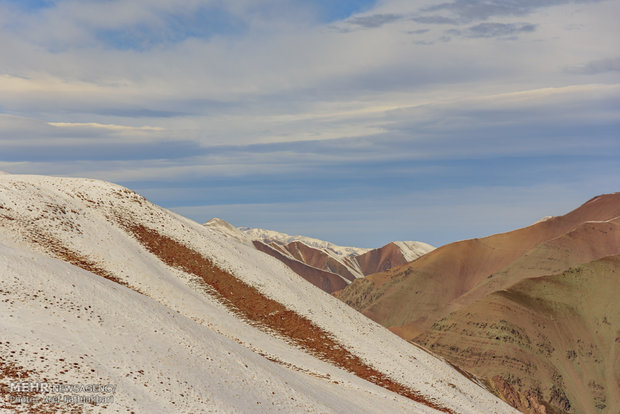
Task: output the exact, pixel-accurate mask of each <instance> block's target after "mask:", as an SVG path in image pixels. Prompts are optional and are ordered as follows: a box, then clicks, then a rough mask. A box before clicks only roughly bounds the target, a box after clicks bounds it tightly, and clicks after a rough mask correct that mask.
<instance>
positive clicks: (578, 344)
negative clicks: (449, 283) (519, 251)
mask: <svg viewBox="0 0 620 414" xmlns="http://www.w3.org/2000/svg"><path fill="white" fill-rule="evenodd" d="M618 287H620V256H613V257H608V258H604V259H601V260H597V261H593V262H590V263H588V264H585V265H582V266H578V267H576V268H571V269H569V270H567V271H564V272H562V273H561V274H557V275H553V276H543V277H537V278H531V279H526V280H523V281H521V282H519V283H517V284H516V285H514V286H512V287H510V288H508V289H506V290H502V291H498V292H495V293H492V294H490V295H488V296H487V297H485V298H483V299H481V300H479V301H477V302H475V303H473V304H471V305H469V306H466V307H464V308H462V309H460V310H458V311H456V312H454V313H452V314H450V315H448V316H447V317H445V318H443V319H441V320H440V321H438V322H437V323H435V324H434V325H433V326H432V327H431V328H430V329H429V330H428V331H427V332H425V333H423V334H421V335H419V336H418V337H416V338H415V340H414V342H416V343H418V344H420V345H422V346H424V347H426V348H428V349H430V350H431V351H433V352H435V353H437V354H439V355H441V356H443V357H445V358H446V359H448V360H449V361H450V362H452V363H454V364H455V365H457V366H459V367H460V368H462V369H465V370H467V371H469V372H471V373H473V374H475V375H477V376H479V377H481V378H483V379H485V380H486V381H487V382H488V383H489V384H490V386H491V387H492V388H493V389H494V391H495V392H496V393H497V394H498V395H500V396H501V397H502V398H504V399H505V400H506V401H508V402H509V403H510V404H512V405H513V406H515V407H517V408H519V409H520V410H522V411H523V412H536V413H542V412H547V413H549V412H550V408H553V410H555V412H569V413H610V414H611V413H614V414H616V413H618V412H620V385H619V383H620V382H619V377H620V302H619V301H618Z"/></svg>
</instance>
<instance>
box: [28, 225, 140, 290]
mask: <svg viewBox="0 0 620 414" xmlns="http://www.w3.org/2000/svg"><path fill="white" fill-rule="evenodd" d="M30 241H31V242H32V243H33V244H36V245H38V246H41V247H42V248H43V249H44V250H46V251H47V252H48V253H49V254H51V255H53V256H55V257H56V258H58V259H60V260H63V261H65V262H67V263H70V264H72V265H74V266H77V267H79V268H82V269H84V270H86V271H88V272H91V273H94V274H96V275H98V276H101V277H103V278H105V279H108V280H110V281H112V282H115V283H118V284H119V285H122V286H125V287H128V288H130V289H132V290H134V291H136V292H138V293H142V292H140V291H138V290H137V289H136V288H134V287H132V286H130V285H128V284H127V282H125V281H124V280H121V279H119V278H117V277H116V276H114V275H113V274H112V273H110V272H108V271H107V270H105V269H104V268H102V267H99V266H97V265H96V264H95V263H93V262H92V261H91V260H89V259H88V258H86V257H84V256H82V255H80V254H79V253H77V252H74V251H73V250H71V249H69V248H67V247H66V246H64V245H63V244H62V243H61V242H60V241H59V240H57V239H56V238H54V237H53V236H51V235H49V234H44V233H43V232H41V231H33V232H32V233H31V235H30Z"/></svg>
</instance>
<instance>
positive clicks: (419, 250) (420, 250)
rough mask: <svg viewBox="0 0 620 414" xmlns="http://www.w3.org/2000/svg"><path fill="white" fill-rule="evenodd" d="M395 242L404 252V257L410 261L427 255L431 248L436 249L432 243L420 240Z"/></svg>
mask: <svg viewBox="0 0 620 414" xmlns="http://www.w3.org/2000/svg"><path fill="white" fill-rule="evenodd" d="M394 244H395V245H397V246H398V248H399V249H400V251H401V252H402V253H403V257H404V258H405V260H406V261H408V262H411V261H413V260H415V259H417V258H418V257H420V256H423V255H425V254H426V253H428V252H430V251H431V250H435V248H434V247H433V246H431V245H430V244H428V243H424V242H418V241H396V242H394Z"/></svg>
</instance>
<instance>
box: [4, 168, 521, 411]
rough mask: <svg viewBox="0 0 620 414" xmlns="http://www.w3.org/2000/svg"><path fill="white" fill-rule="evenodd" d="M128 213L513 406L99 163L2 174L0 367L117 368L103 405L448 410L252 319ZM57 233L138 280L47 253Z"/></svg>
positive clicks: (405, 381) (413, 373)
mask: <svg viewBox="0 0 620 414" xmlns="http://www.w3.org/2000/svg"><path fill="white" fill-rule="evenodd" d="M119 218H120V219H122V220H126V221H127V220H131V222H132V223H134V224H136V225H142V226H144V227H146V228H149V229H152V230H156V231H157V232H159V233H160V234H162V235H164V236H166V237H169V238H171V239H174V240H176V241H177V242H179V243H182V244H184V245H185V246H187V247H188V248H190V249H193V250H194V251H196V252H198V253H200V254H201V255H203V256H204V257H206V258H208V259H210V260H211V261H212V262H213V263H215V264H216V265H217V266H218V267H220V268H222V269H224V270H226V271H228V272H230V273H231V274H232V275H234V276H235V277H237V278H238V279H239V280H242V281H243V282H245V283H247V284H249V285H251V286H254V287H255V288H257V289H258V290H259V291H260V292H261V293H262V294H263V295H265V296H266V297H269V298H271V299H273V300H276V301H278V302H280V303H281V304H283V305H284V306H286V308H288V309H289V310H291V311H294V312H296V313H298V314H299V315H302V316H304V317H305V318H308V319H309V320H311V321H312V322H313V323H314V324H316V325H317V326H318V327H320V328H322V329H323V330H324V331H326V332H328V333H329V334H330V335H331V336H332V337H333V338H334V340H336V341H338V342H339V343H340V344H342V345H343V346H345V347H346V348H347V349H348V351H349V352H350V353H351V354H353V355H356V356H357V357H359V358H361V359H362V360H363V361H365V363H366V364H367V365H369V366H371V367H373V368H374V369H376V370H378V371H380V372H382V373H384V374H386V375H388V376H389V377H390V378H391V379H393V380H394V381H397V382H399V383H400V384H402V385H404V386H406V387H410V388H411V389H413V390H415V391H417V392H418V393H420V394H421V395H422V396H424V397H425V398H426V399H428V400H429V401H433V402H434V403H436V404H437V405H439V406H442V407H446V408H447V409H449V410H452V411H453V412H456V413H516V411H515V410H513V409H512V408H511V407H509V406H508V405H506V404H505V403H503V402H502V401H500V400H498V399H497V398H495V397H494V396H493V395H491V394H490V393H488V392H487V391H485V390H484V389H482V388H481V387H479V386H478V385H476V384H474V383H473V382H471V381H469V380H468V379H466V378H465V377H463V376H462V375H460V374H459V373H458V372H456V371H455V370H454V369H452V368H451V367H450V366H449V365H448V364H446V363H444V362H443V361H442V360H440V359H438V358H436V357H434V356H432V355H430V354H428V353H426V352H424V351H422V350H420V349H418V348H416V347H414V346H412V345H411V344H409V343H407V342H405V341H403V340H401V339H400V338H398V337H397V336H396V335H393V334H392V333H391V332H390V331H388V330H387V329H385V328H383V327H381V326H380V325H378V324H376V323H374V322H372V321H370V320H369V319H367V318H366V317H364V316H363V315H361V314H359V313H357V312H356V311H355V310H353V309H352V308H350V307H348V306H347V305H345V304H343V303H342V302H340V301H339V300H337V299H335V298H333V297H331V296H330V295H328V294H326V293H324V292H322V291H321V290H319V289H317V288H315V287H314V286H312V285H311V284H310V283H307V282H306V281H304V280H303V279H301V278H299V276H297V275H296V274H294V273H293V272H292V271H291V270H290V269H288V267H286V266H285V265H284V264H282V263H281V262H279V261H278V260H276V259H273V258H272V257H270V256H268V255H265V254H263V253H261V252H259V251H257V250H256V249H254V248H253V247H252V246H251V244H248V243H246V242H244V241H243V240H239V239H237V238H236V237H235V236H234V234H235V232H234V231H233V230H231V234H230V235H228V236H224V235H223V233H222V232H221V231H219V230H215V229H213V228H209V227H206V226H202V225H200V224H198V223H195V222H193V221H191V220H188V219H185V218H183V217H181V216H179V215H177V214H174V213H172V212H170V211H168V210H165V209H162V208H160V207H158V206H156V205H153V204H151V203H150V202H148V201H146V200H145V199H144V198H142V197H141V196H139V195H137V194H135V193H133V192H131V191H128V190H127V189H125V188H123V187H120V186H117V185H114V184H110V183H106V182H101V181H95V180H87V179H70V178H53V177H42V176H15V175H1V176H0V227H2V231H1V232H0V296H1V297H0V313H1V314H2V315H4V316H3V317H2V319H1V322H0V338H1V342H2V343H0V347H1V348H3V349H2V352H1V353H0V355H3V356H5V355H6V357H4V358H3V359H1V360H0V362H2V364H3V365H2V367H3V369H6V367H7V366H8V367H11V366H22V367H24V369H25V370H29V373H28V377H27V378H28V380H32V381H38V380H41V379H42V378H44V377H45V378H47V381H48V382H54V383H78V384H92V383H104V384H106V383H109V384H115V385H116V391H115V393H114V401H113V402H112V403H109V404H108V405H107V406H106V407H105V408H104V407H101V406H99V407H94V409H95V410H96V411H97V410H102V411H103V410H105V411H106V412H108V411H112V412H127V411H128V410H134V411H137V412H338V413H347V412H351V413H357V412H376V413H388V412H407V413H427V412H436V411H435V410H433V409H431V408H429V407H427V406H425V405H423V404H420V403H416V402H414V401H412V400H410V399H407V398H405V397H403V396H401V395H398V394H396V393H393V392H391V391H388V390H387V389H385V388H382V387H379V386H377V385H374V384H372V383H370V382H368V381H366V380H363V379H361V378H359V377H357V376H355V375H354V374H352V373H350V372H347V371H345V370H343V369H341V368H338V367H337V366H335V365H333V364H332V363H329V362H328V361H325V360H321V359H320V358H318V357H316V356H313V355H312V354H311V353H309V352H306V351H304V350H302V349H300V348H299V347H297V346H295V345H294V344H292V343H291V341H289V340H287V338H283V337H280V336H279V335H276V334H274V333H273V332H270V331H269V330H266V329H261V327H260V326H256V325H255V324H251V323H248V322H247V321H245V320H243V318H241V317H239V315H238V314H237V313H235V312H233V311H231V310H230V308H229V307H227V306H225V304H224V303H222V302H221V301H220V300H218V299H217V297H216V296H215V295H213V294H211V293H210V291H209V289H208V288H205V286H204V285H201V284H200V283H199V281H198V280H197V278H196V276H195V275H193V274H189V273H186V272H184V271H181V270H179V269H177V268H172V267H170V266H168V265H166V264H165V263H164V262H162V260H160V259H159V258H158V257H157V256H155V255H154V254H152V253H150V252H149V251H148V250H147V249H146V248H145V247H144V246H143V245H142V244H140V243H139V242H138V240H137V239H136V238H134V237H133V235H131V234H129V233H128V232H127V230H126V229H125V228H123V226H122V225H120V224H119ZM54 243H55V245H56V246H58V245H60V246H62V249H59V248H58V247H56V250H55V251H56V252H58V251H62V252H66V251H70V252H72V253H71V254H73V255H74V256H76V257H78V256H79V257H80V258H82V259H81V260H82V262H87V263H89V265H90V266H91V267H92V268H96V269H104V270H105V272H107V273H106V274H109V275H112V276H113V277H114V278H116V280H119V281H120V282H122V283H125V284H126V285H127V286H129V287H126V286H123V285H120V284H118V283H114V282H113V281H110V280H106V279H104V278H103V277H101V276H98V275H96V274H94V273H91V272H87V271H85V270H82V269H79V268H77V267H75V266H72V265H70V264H67V263H64V262H62V261H60V260H58V259H55V258H51V257H49V256H50V251H54V249H52V250H50V246H51V245H54ZM63 249H64V250H63ZM56 255H57V256H58V254H56ZM65 256H66V253H65ZM95 273H97V272H96V271H95ZM132 289H133V290H132ZM138 292H140V293H138ZM11 351H15V352H11ZM9 379H10V378H9ZM6 380H7V377H5V380H4V381H6ZM0 397H4V398H5V399H6V398H8V397H9V396H7V395H6V394H5V395H1V396H0ZM1 403H2V400H1V399H0V407H2V405H1ZM89 407H90V406H89ZM61 408H62V407H61ZM13 409H15V407H13ZM17 409H22V412H29V407H28V406H27V405H22V406H17Z"/></svg>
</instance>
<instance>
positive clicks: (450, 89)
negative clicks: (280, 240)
mask: <svg viewBox="0 0 620 414" xmlns="http://www.w3.org/2000/svg"><path fill="white" fill-rule="evenodd" d="M618 16H620V2H618V1H617V0H598V1H597V0H521V1H519V0H516V1H508V0H438V1H427V0H421V1H416V0H377V1H374V0H342V1H337V2H336V1H329V0H226V1H222V0H182V1H181V0H97V1H96V0H0V170H2V171H4V172H7V173H13V174H46V175H58V176H75V177H90V178H97V179H102V180H107V181H112V182H115V183H118V184H121V185H124V186H127V187H129V188H131V189H133V190H135V191H137V192H139V193H141V194H142V195H144V196H145V197H147V198H148V199H150V200H151V201H153V202H155V203H157V204H160V205H162V206H164V207H166V208H170V209H172V210H173V211H176V212H177V213H179V214H182V215H184V216H186V217H189V218H191V219H194V220H197V221H199V222H205V221H207V220H209V219H210V218H212V217H219V218H222V219H224V220H226V221H229V222H231V223H232V224H234V225H236V226H249V227H262V228H268V229H272V230H278V231H282V232H285V233H289V234H302V235H306V236H311V237H316V238H320V239H324V240H328V241H331V242H334V243H337V244H341V245H350V246H359V247H378V246H381V245H383V244H386V243H388V242H390V241H392V240H419V241H424V242H427V243H431V244H433V245H435V246H440V245H443V244H446V243H449V242H453V241H456V240H462V239H467V238H473V237H483V236H486V235H490V234H494V233H498V232H504V231H509V230H512V229H515V228H518V227H522V226H526V225H529V224H531V223H533V222H535V221H537V220H538V219H540V218H541V217H543V216H547V215H560V214H564V213H566V212H568V211H570V210H572V209H574V208H576V207H578V206H579V205H580V204H582V203H584V202H585V201H587V200H588V199H589V198H591V197H593V196H596V195H598V194H602V193H609V192H616V191H620V25H618V24H617V17H618Z"/></svg>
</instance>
